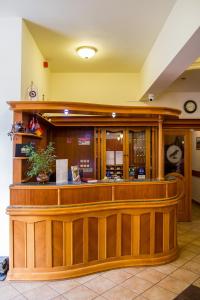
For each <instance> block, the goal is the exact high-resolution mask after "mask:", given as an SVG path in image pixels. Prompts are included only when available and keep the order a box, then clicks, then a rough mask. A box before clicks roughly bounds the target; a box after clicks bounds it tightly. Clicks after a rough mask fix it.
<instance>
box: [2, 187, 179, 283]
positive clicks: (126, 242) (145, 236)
mask: <svg viewBox="0 0 200 300" xmlns="http://www.w3.org/2000/svg"><path fill="white" fill-rule="evenodd" d="M147 184H148V188H150V185H151V184H152V187H153V185H158V189H155V187H153V188H152V191H154V195H151V197H150V199H149V200H144V199H142V197H146V190H145V186H146V185H147ZM151 184H150V183H146V182H140V183H129V184H128V183H124V184H123V183H120V184H107V185H106V184H105V185H104V184H102V185H80V186H76V187H74V186H62V187H55V186H48V188H47V186H43V187H41V186H40V187H37V188H35V187H31V186H25V187H24V186H20V187H21V192H22V193H21V195H22V198H20V196H19V193H20V188H19V186H13V187H12V188H11V194H13V195H12V197H11V199H12V201H13V202H14V200H15V201H18V203H19V202H20V201H21V202H22V200H23V199H24V200H23V201H25V198H23V197H25V196H24V195H23V193H24V194H25V192H24V190H25V191H26V196H27V195H29V200H28V202H29V203H30V202H31V199H32V200H33V201H34V203H35V202H37V201H36V200H37V199H36V198H37V197H36V196H35V197H34V191H37V196H38V191H40V193H41V190H44V191H48V192H50V191H51V189H52V195H54V196H56V197H55V198H56V199H57V201H58V200H59V202H62V201H64V200H63V199H65V201H67V200H66V199H68V200H70V199H71V202H70V203H73V204H68V205H62V206H61V205H60V204H63V203H59V205H47V204H46V205H45V206H44V203H43V205H41V206H34V205H33V204H32V205H31V206H29V205H30V204H29V203H26V204H23V206H19V205H17V206H16V205H14V206H10V207H9V208H8V209H7V213H8V214H9V215H10V270H9V273H8V279H10V280H50V279H62V278H70V277H75V276H80V275H84V274H89V273H93V272H98V271H103V270H107V269H112V268H117V267H127V266H137V265H156V264H162V263H166V262H169V261H171V260H173V259H174V258H175V257H176V255H177V242H176V236H177V233H176V207H177V197H178V196H177V195H176V181H162V183H161V182H157V183H156V182H152V183H151ZM159 184H160V186H159ZM87 187H88V188H87ZM95 187H96V188H97V190H98V188H99V190H98V191H97V192H96V194H95V193H94V190H93V189H94V188H95ZM101 187H102V188H103V190H102V192H100V189H101ZM134 187H135V189H134ZM73 188H74V191H79V192H78V194H76V193H74V195H73V193H72V189H73ZM90 188H91V190H90ZM56 189H57V194H56V192H55V190H56ZM68 189H69V192H70V193H72V196H71V198H68V197H67V190H68ZM84 189H85V190H84ZM106 189H108V191H107V192H105V190H106ZM125 190H126V193H125ZM129 190H130V195H129V192H128V191H129ZM134 190H135V191H134ZM136 190H138V192H136ZM139 190H140V191H139ZM14 191H17V193H18V194H16V195H18V196H17V197H16V196H15V197H16V198H15V199H14ZM81 191H82V192H83V194H82V195H83V200H84V199H85V204H80V201H78V196H79V197H81ZM86 191H87V192H86ZM90 192H91V195H92V196H91V195H90ZM84 193H85V194H84ZM86 193H88V198H87V197H86ZM137 193H139V195H140V198H141V199H138V198H135V197H134V196H135V195H136V194H137ZM99 194H100V195H101V196H102V197H104V196H105V195H106V196H105V198H103V201H100V199H99ZM30 195H32V196H31V197H32V198H30ZM39 195H40V194H39ZM103 195H104V196H103ZM62 196H63V197H62ZM68 196H69V195H68ZM153 196H154V197H153ZM27 197H28V196H27ZM52 197H53V196H52ZM52 197H51V196H50V197H49V201H50V202H51V203H52V199H53V198H52ZM57 197H58V198H57ZM95 197H96V199H97V201H95ZM110 197H111V199H110ZM124 198H125V199H124ZM20 199H21V200H20ZM41 199H42V198H41V195H40V197H38V201H40V202H41ZM46 199H47V198H46ZM87 199H88V202H87V201H86V200H87ZM26 200H27V199H26ZM72 200H73V201H72ZM79 200H81V198H80V199H79ZM74 203H75V204H74ZM26 205H28V206H26Z"/></svg>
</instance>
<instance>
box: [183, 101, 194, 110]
mask: <svg viewBox="0 0 200 300" xmlns="http://www.w3.org/2000/svg"><path fill="white" fill-rule="evenodd" d="M196 109H197V104H196V102H195V101H194V100H187V101H186V102H185V103H184V110H185V111H186V112H187V113H193V112H195V111H196Z"/></svg>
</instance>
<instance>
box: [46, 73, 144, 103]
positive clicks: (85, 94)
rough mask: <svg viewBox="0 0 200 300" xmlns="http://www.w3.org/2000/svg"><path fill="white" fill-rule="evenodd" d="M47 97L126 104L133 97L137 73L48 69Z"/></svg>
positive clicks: (135, 89) (136, 83) (134, 97)
mask: <svg viewBox="0 0 200 300" xmlns="http://www.w3.org/2000/svg"><path fill="white" fill-rule="evenodd" d="M49 86H50V100H69V101H79V102H94V103H105V104H121V105H127V104H128V103H127V101H128V100H135V99H136V91H137V87H138V75H137V74H132V73H51V74H50V85H49Z"/></svg>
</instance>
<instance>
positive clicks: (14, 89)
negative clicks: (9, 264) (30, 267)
mask: <svg viewBox="0 0 200 300" xmlns="http://www.w3.org/2000/svg"><path fill="white" fill-rule="evenodd" d="M21 26H22V20H21V19H20V18H5V19H4V18H0V40H1V46H0V128H1V130H0V142H1V143H0V144H1V147H0V194H1V197H0V256H2V255H8V254H9V251H8V239H9V230H8V216H7V215H6V207H7V206H8V205H9V185H10V184H11V183H12V156H13V155H12V142H11V140H10V138H9V137H8V136H7V133H8V131H9V130H10V129H11V124H12V113H11V111H10V110H9V109H8V105H7V103H6V101H8V100H12V99H15V100H19V99H20V86H21V28H22V27H21Z"/></svg>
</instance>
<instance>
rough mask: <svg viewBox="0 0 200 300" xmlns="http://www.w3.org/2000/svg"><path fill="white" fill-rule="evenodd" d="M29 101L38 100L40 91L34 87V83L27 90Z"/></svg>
mask: <svg viewBox="0 0 200 300" xmlns="http://www.w3.org/2000/svg"><path fill="white" fill-rule="evenodd" d="M27 94H28V100H38V89H37V88H36V87H35V86H34V84H33V81H31V85H30V86H29V87H28V90H27Z"/></svg>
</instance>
